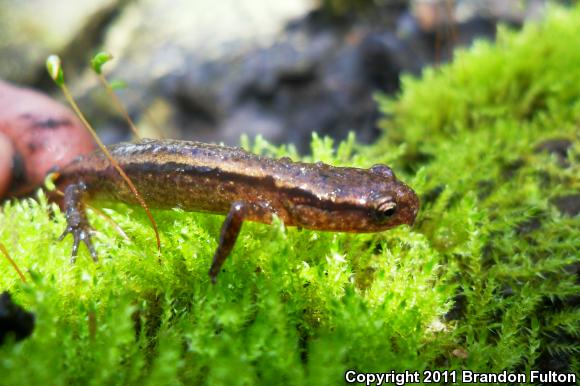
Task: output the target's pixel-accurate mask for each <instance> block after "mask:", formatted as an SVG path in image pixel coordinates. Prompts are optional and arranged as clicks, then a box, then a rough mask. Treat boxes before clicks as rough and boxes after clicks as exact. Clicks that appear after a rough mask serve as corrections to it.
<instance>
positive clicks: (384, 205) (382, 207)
mask: <svg viewBox="0 0 580 386" xmlns="http://www.w3.org/2000/svg"><path fill="white" fill-rule="evenodd" d="M396 211H397V203H396V202H394V201H392V199H391V198H390V197H387V198H385V199H383V200H382V201H381V202H380V203H379V205H378V206H377V209H376V211H375V212H374V213H375V217H376V218H377V220H379V221H380V220H387V219H389V218H390V217H392V216H393V215H394V214H395V212H396Z"/></svg>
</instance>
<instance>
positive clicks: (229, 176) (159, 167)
mask: <svg viewBox="0 0 580 386" xmlns="http://www.w3.org/2000/svg"><path fill="white" fill-rule="evenodd" d="M121 167H122V168H123V170H124V171H125V172H126V173H127V174H128V175H129V176H131V175H138V174H148V173H151V174H162V175H163V174H169V173H175V171H176V170H182V172H180V173H184V174H190V175H204V174H208V175H209V174H211V177H212V178H219V179H220V180H222V181H234V182H236V183H240V184H245V185H249V186H261V187H263V188H264V189H267V190H269V191H271V192H274V193H276V192H282V193H284V194H286V195H287V196H289V197H295V198H299V199H298V200H293V201H294V203H296V204H305V205H310V206H312V207H315V208H319V209H322V210H328V211H332V210H358V211H364V212H368V213H371V212H372V209H369V208H368V207H364V206H363V207H361V206H358V205H356V204H351V203H347V202H338V203H337V202H332V201H331V200H329V199H321V198H319V197H318V196H317V195H316V194H314V193H312V192H310V191H308V190H306V189H303V188H298V187H293V188H290V187H279V186H277V185H276V182H275V180H274V178H273V177H272V176H265V177H254V176H249V175H247V174H241V173H232V172H230V171H224V170H222V169H220V168H212V167H208V166H196V165H189V164H182V163H177V162H164V163H156V162H140V163H126V164H122V165H121Z"/></svg>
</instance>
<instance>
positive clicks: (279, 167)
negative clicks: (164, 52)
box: [55, 140, 419, 282]
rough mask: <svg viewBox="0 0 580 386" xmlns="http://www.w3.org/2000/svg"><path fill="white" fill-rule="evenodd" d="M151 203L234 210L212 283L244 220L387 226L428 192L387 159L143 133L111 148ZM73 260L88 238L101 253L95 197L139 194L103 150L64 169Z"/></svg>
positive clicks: (404, 217)
mask: <svg viewBox="0 0 580 386" xmlns="http://www.w3.org/2000/svg"><path fill="white" fill-rule="evenodd" d="M108 149H109V151H110V153H111V154H112V156H113V157H114V158H115V160H116V161H117V162H118V163H119V165H120V166H121V167H122V169H123V170H124V171H125V172H126V173H127V175H129V177H130V178H131V179H132V180H133V182H134V184H135V186H136V187H137V189H138V190H139V192H141V194H142V195H143V198H144V199H145V201H146V202H147V204H148V205H149V206H151V207H154V208H175V207H178V208H181V209H184V210H186V211H202V212H210V213H219V214H227V217H226V219H225V221H224V223H223V225H222V229H221V235H220V240H219V245H218V248H217V250H216V252H215V255H214V258H213V263H212V265H211V269H210V271H209V274H210V276H211V278H212V281H214V282H215V280H216V277H217V275H218V273H219V271H220V268H221V266H222V265H223V263H224V261H225V259H226V257H227V256H228V255H229V253H230V251H231V250H232V248H233V246H234V244H235V241H236V238H237V237H238V234H239V232H240V228H241V226H242V223H243V222H244V221H257V222H262V223H270V222H271V220H272V215H274V214H275V215H276V216H278V217H279V218H280V219H281V220H282V221H283V222H284V223H285V224H286V225H288V226H297V227H302V228H307V229H314V230H323V231H337V232H361V233H362V232H378V231H382V230H385V229H389V228H392V227H394V226H397V225H401V224H409V225H411V224H413V221H414V219H415V216H416V215H417V211H418V210H419V200H418V198H417V195H416V194H415V192H414V191H413V190H412V189H411V188H409V187H408V186H407V185H405V184H404V183H402V182H401V181H399V180H397V179H396V177H395V174H394V173H393V171H392V170H391V169H390V168H389V167H388V166H385V165H375V166H373V167H371V168H370V169H360V168H352V167H334V166H330V165H326V164H323V163H320V162H319V163H301V162H293V161H292V160H290V159H289V158H282V159H278V160H275V159H270V158H266V157H261V156H258V155H255V154H252V153H249V152H247V151H245V150H242V149H240V148H233V147H226V146H218V145H210V144H205V143H200V142H189V141H176V140H142V141H140V142H137V143H121V144H117V145H113V146H110V147H108ZM55 182H56V183H57V184H58V185H59V186H63V187H65V188H64V193H65V198H64V206H65V208H66V219H67V224H68V226H67V228H66V230H65V231H64V233H63V234H62V235H61V237H60V239H59V240H62V239H63V238H64V236H66V235H67V234H68V233H71V234H72V235H73V236H74V243H73V249H72V261H73V262H74V260H75V259H76V255H77V251H78V247H79V243H80V242H81V241H83V242H84V243H85V244H86V245H87V247H88V248H89V251H90V253H91V256H92V257H93V259H94V260H95V261H96V260H97V254H96V252H95V249H94V248H93V246H92V243H91V237H90V230H91V228H90V225H89V222H88V219H87V217H86V214H85V206H84V201H85V200H86V199H97V200H98V199H102V200H118V201H122V202H125V203H129V204H137V203H138V201H137V199H136V198H135V196H134V195H133V193H132V192H131V190H130V189H129V187H128V186H127V184H126V183H125V182H124V181H123V180H122V178H121V176H120V175H119V174H118V173H117V171H116V170H115V169H114V168H113V167H112V166H111V163H110V162H109V160H108V159H107V158H106V156H105V155H104V154H103V152H102V151H100V150H98V151H96V152H94V153H92V154H89V155H86V156H80V157H78V158H77V159H75V160H74V161H73V162H72V163H70V164H69V165H67V166H65V167H64V168H62V169H61V170H59V171H58V178H57V180H56V181H55Z"/></svg>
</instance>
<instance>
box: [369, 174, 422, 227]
mask: <svg viewBox="0 0 580 386" xmlns="http://www.w3.org/2000/svg"><path fill="white" fill-rule="evenodd" d="M369 171H370V172H371V173H373V174H375V175H376V176H378V177H379V178H381V180H380V182H379V183H378V185H375V186H376V188H375V189H376V190H374V191H373V192H371V193H370V194H369V196H368V197H369V199H368V203H367V207H368V211H369V215H370V217H371V224H372V225H371V226H372V227H376V228H377V230H382V229H388V228H392V227H394V226H397V225H401V224H408V225H413V222H414V221H415V217H416V216H417V212H418V211H419V198H418V197H417V194H416V193H415V192H414V191H413V189H411V188H409V187H408V186H407V185H405V184H404V183H403V182H401V181H399V180H397V179H396V177H395V174H394V173H393V171H392V170H391V168H389V167H388V166H386V165H375V166H373V167H372V168H370V169H369Z"/></svg>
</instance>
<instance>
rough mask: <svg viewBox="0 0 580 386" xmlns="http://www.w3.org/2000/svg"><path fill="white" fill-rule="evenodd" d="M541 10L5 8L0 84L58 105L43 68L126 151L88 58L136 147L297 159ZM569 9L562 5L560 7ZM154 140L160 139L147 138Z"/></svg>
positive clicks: (262, 3) (427, 1)
mask: <svg viewBox="0 0 580 386" xmlns="http://www.w3.org/2000/svg"><path fill="white" fill-rule="evenodd" d="M547 3H548V2H547V1H544V0H528V1H521V0H485V1H469V0H463V1H461V0H455V1H452V0H409V1H404V0H349V1H347V0H325V1H324V0H318V1H315V0H291V1H266V0H244V1H235V0H220V1H210V0H174V1H171V2H168V1H161V0H75V1H72V0H69V1H58V2H57V1H48V0H27V1H17V0H2V1H1V2H0V20H1V23H0V58H1V60H0V78H3V79H5V80H8V81H10V82H12V83H15V84H19V85H26V86H30V87H33V88H36V89H40V90H43V91H45V92H47V93H49V94H52V95H54V96H55V97H57V98H60V93H59V91H58V90H57V88H56V86H55V85H54V84H53V83H52V81H51V80H50V79H49V77H48V75H47V74H46V70H45V67H44V62H45V59H46V57H47V55H49V54H52V53H57V54H59V55H61V57H62V59H63V63H64V69H65V77H66V80H67V83H68V85H69V87H70V88H71V89H72V91H73V93H74V94H75V96H76V97H77V98H78V100H79V101H80V104H81V107H82V109H83V111H84V112H85V113H86V114H87V115H88V117H89V119H90V120H91V122H93V124H94V125H95V126H96V127H97V129H98V130H99V132H100V134H101V136H102V137H103V139H104V141H105V142H107V143H112V142H118V141H121V140H126V139H129V138H130V132H129V130H128V127H127V124H126V123H125V122H124V121H123V120H122V119H121V118H120V117H119V115H118V114H117V113H116V112H115V108H114V106H113V104H112V103H111V102H110V100H109V98H108V97H107V94H106V92H105V90H103V89H101V88H100V87H98V81H97V79H96V77H95V76H94V75H93V74H92V72H91V71H90V70H89V69H88V65H87V64H88V62H89V60H90V58H91V57H92V56H93V55H94V54H95V53H96V52H98V51H99V50H106V51H109V52H111V53H112V54H113V55H114V57H115V60H113V61H112V62H111V63H108V64H107V65H106V66H105V70H106V74H107V77H108V78H109V80H123V81H124V82H125V83H126V84H127V86H126V87H125V88H123V89H121V90H119V91H118V95H119V96H120V98H121V99H122V101H123V102H124V103H125V105H126V107H127V108H128V110H129V112H130V115H131V116H132V117H133V119H134V120H135V121H136V122H137V123H138V126H139V127H140V129H141V130H142V132H143V136H145V137H158V136H163V137H171V138H181V139H193V140H201V141H209V142H224V143H226V144H230V145H235V144H238V142H239V139H240V135H241V134H248V135H249V136H250V137H253V136H256V135H258V134H261V135H262V136H264V137H265V138H266V139H267V140H269V141H272V142H274V143H287V142H289V143H294V144H295V145H296V146H297V147H298V149H299V150H300V151H307V148H308V144H309V143H310V138H311V132H312V131H316V132H318V133H320V134H323V135H330V136H332V137H333V138H337V139H341V138H344V137H345V136H346V135H347V133H348V132H349V131H354V132H356V135H357V138H358V140H359V141H361V142H367V143H368V142H371V141H373V139H375V138H376V137H377V135H378V134H379V132H378V129H377V125H376V122H377V118H378V112H377V107H376V104H375V103H374V100H373V95H375V94H376V93H377V92H380V93H386V94H394V93H396V92H397V91H398V90H399V88H400V81H399V79H400V75H401V74H403V73H411V74H419V73H420V71H421V69H422V68H423V67H424V66H426V65H439V64H441V63H444V62H446V61H448V60H449V59H450V58H451V53H452V49H453V48H454V47H456V46H468V45H470V44H471V43H472V42H473V41H474V39H493V38H494V35H495V30H496V25H497V24H498V23H503V24H508V25H510V26H512V27H513V28H519V27H520V26H521V25H522V23H524V22H525V21H526V20H528V19H538V18H541V17H542V15H543V14H544V13H545V9H546V7H547V6H549V4H547ZM563 3H566V2H563ZM155 127H158V129H156V128H155Z"/></svg>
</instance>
